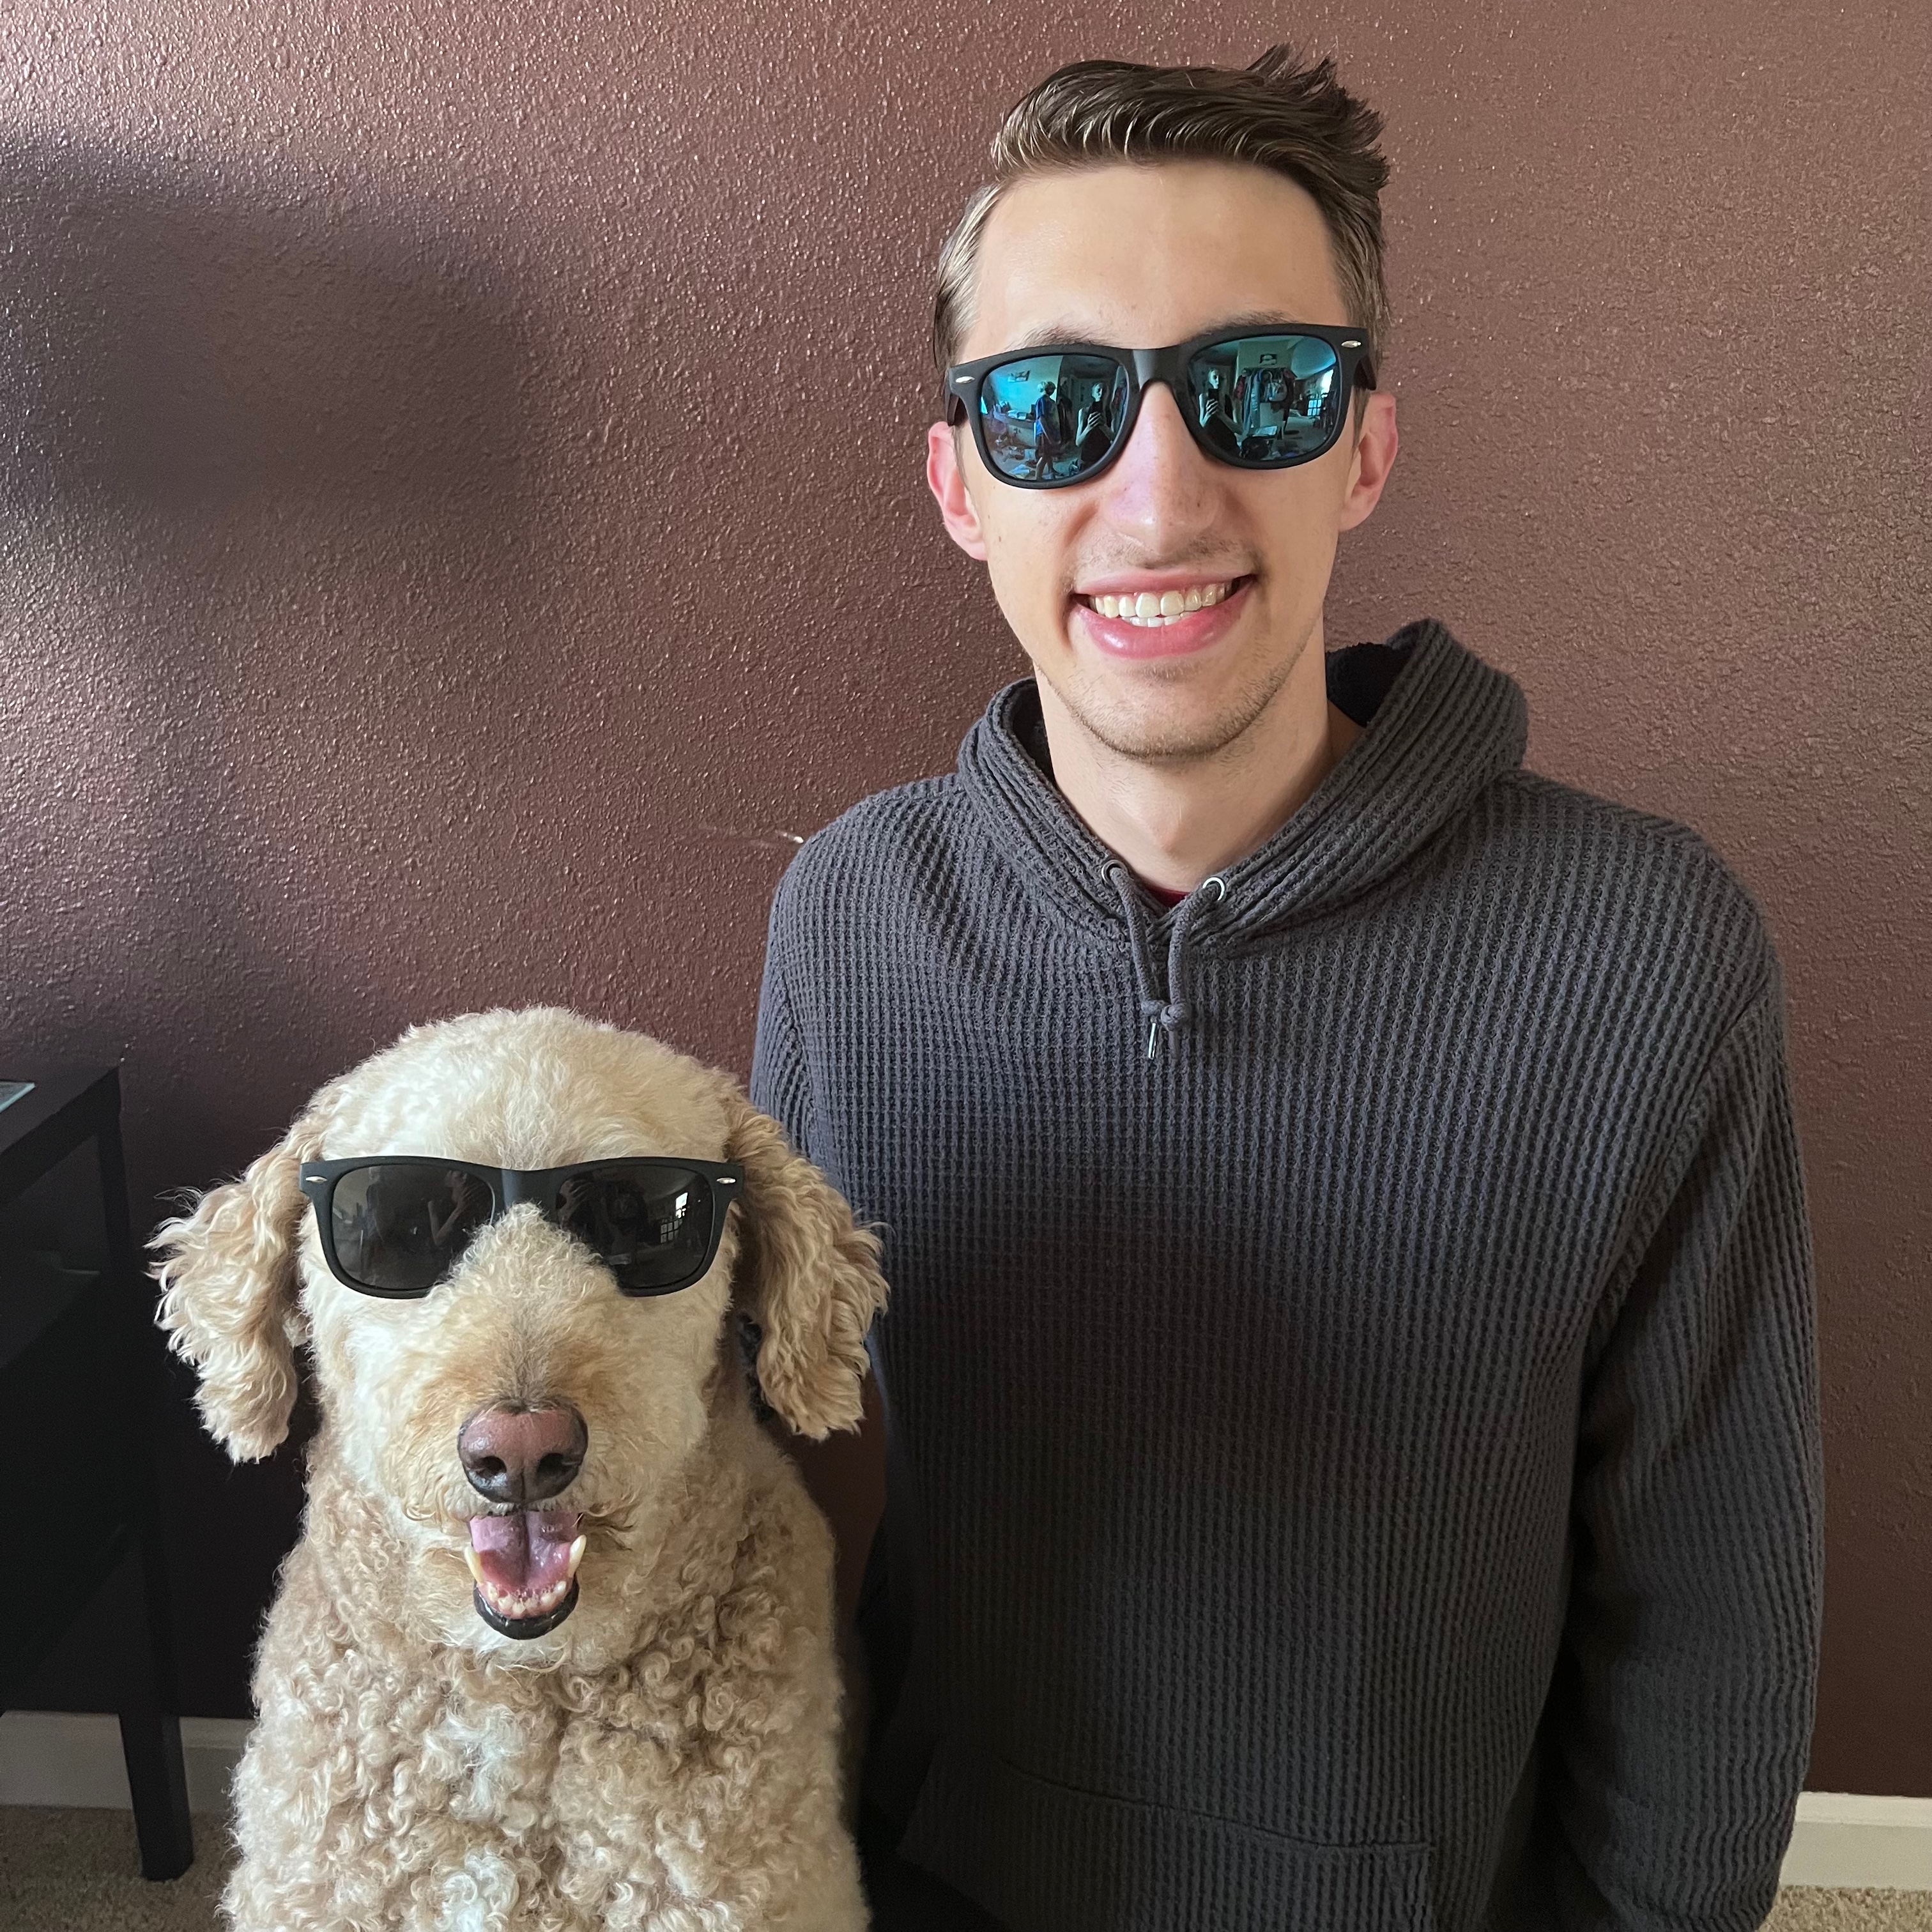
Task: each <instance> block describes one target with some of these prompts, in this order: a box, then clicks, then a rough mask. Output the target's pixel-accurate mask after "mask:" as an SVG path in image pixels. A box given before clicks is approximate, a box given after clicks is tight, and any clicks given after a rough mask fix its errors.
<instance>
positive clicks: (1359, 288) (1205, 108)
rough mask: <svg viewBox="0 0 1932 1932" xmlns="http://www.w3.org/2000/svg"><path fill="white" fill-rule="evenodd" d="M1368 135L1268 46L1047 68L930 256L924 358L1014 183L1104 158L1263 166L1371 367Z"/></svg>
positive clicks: (1298, 65) (1378, 184) (1342, 105)
mask: <svg viewBox="0 0 1932 1932" xmlns="http://www.w3.org/2000/svg"><path fill="white" fill-rule="evenodd" d="M1381 134H1382V116H1381V115H1379V114H1378V113H1376V111H1375V110H1374V109H1373V108H1372V107H1368V106H1367V104H1365V103H1364V102H1362V101H1358V100H1357V99H1356V98H1355V96H1354V95H1352V94H1350V93H1349V92H1348V90H1347V89H1346V88H1344V87H1343V86H1342V84H1341V83H1340V82H1339V81H1338V80H1337V79H1336V78H1335V63H1334V59H1333V58H1332V57H1328V56H1325V57H1324V58H1322V61H1321V62H1319V64H1317V65H1315V66H1313V67H1310V66H1309V65H1307V64H1306V63H1305V62H1304V61H1303V59H1302V58H1301V55H1298V53H1296V52H1295V49H1293V48H1292V47H1289V46H1272V47H1270V48H1269V49H1268V51H1267V52H1265V53H1264V54H1263V55H1262V56H1261V57H1260V58H1259V59H1258V60H1256V61H1255V62H1252V63H1251V64H1250V65H1248V66H1247V67H1245V68H1219V67H1144V66H1142V65H1139V64H1137V63H1136V62H1132V61H1100V60H1092V61H1076V62H1074V63H1073V65H1072V66H1070V67H1064V68H1061V69H1060V70H1059V71H1058V72H1057V73H1054V74H1049V75H1048V76H1047V77H1046V80H1043V81H1042V82H1041V83H1040V85H1039V86H1037V87H1036V88H1035V89H1034V90H1033V92H1031V93H1030V94H1028V95H1027V96H1026V97H1025V98H1024V99H1023V100H1022V101H1020V102H1019V104H1017V105H1016V107H1013V110H1011V111H1010V113H1008V114H1007V118H1006V119H1005V120H1004V121H1002V122H1001V124H1000V131H999V132H998V133H997V134H995V136H993V147H992V161H993V178H992V180H991V181H989V182H988V183H987V184H986V186H985V187H983V188H981V189H980V191H979V192H978V193H977V194H976V195H975V196H974V197H973V199H972V200H971V202H969V203H968V206H967V209H966V212H965V214H963V215H962V216H961V217H960V218H959V226H957V227H956V228H955V229H953V233H952V235H951V236H950V238H949V239H947V244H946V246H945V248H944V250H942V251H941V254H940V257H939V281H938V288H937V290H935V294H934V296H933V303H932V348H933V355H934V357H935V359H936V361H937V362H938V365H939V366H940V368H941V369H942V370H943V369H944V368H947V366H948V365H950V363H951V362H952V361H953V357H954V356H955V354H956V352H957V350H958V348H959V343H960V341H961V339H962V338H963V337H964V335H965V333H966V331H967V329H968V327H969V326H971V322H972V308H973V272H974V263H975V258H976V257H977V253H978V251H979V245H980V236H981V234H982V233H983V232H984V230H985V228H986V222H987V219H988V217H989V216H990V215H991V214H992V211H993V209H994V208H995V206H996V205H998V201H999V199H1000V196H1001V195H1002V194H1003V193H1005V191H1006V190H1007V188H1008V187H1010V186H1011V185H1012V184H1013V183H1014V182H1015V181H1019V180H1022V179H1023V178H1025V177H1026V176H1027V175H1036V174H1043V173H1046V172H1049V170H1052V169H1072V168H1082V167H1091V166H1097V165H1101V164H1104V163H1107V162H1109V161H1135V162H1148V161H1161V160H1214V161H1234V162H1243V163H1247V164H1249V165H1250V166H1255V167H1262V168H1270V169H1273V170H1274V172H1276V173H1277V174H1280V175H1286V176H1287V177H1288V178H1289V180H1290V181H1294V182H1295V184H1297V185H1298V187H1303V188H1305V189H1306V190H1307V191H1308V193H1310V195H1311V196H1313V197H1314V200H1315V205H1316V207H1318V208H1319V209H1320V210H1321V211H1322V220H1323V221H1324V223H1325V224H1326V225H1327V227H1328V236H1329V239H1330V241H1331V243H1332V244H1333V245H1334V255H1335V278H1336V280H1337V282H1339V283H1340V285H1341V291H1342V299H1343V302H1344V303H1345V304H1346V305H1347V308H1348V311H1349V313H1348V316H1347V321H1348V323H1349V326H1350V327H1351V328H1354V329H1361V330H1362V331H1363V332H1364V333H1365V334H1366V335H1367V336H1368V338H1369V340H1370V342H1371V343H1372V344H1374V346H1375V349H1376V352H1377V359H1378V361H1379V359H1380V352H1381V351H1382V350H1383V348H1384V347H1385V344H1386V343H1387V341H1388V330H1389V303H1388V287H1387V286H1386V285H1385V283H1384V282H1383V280H1382V200H1381V196H1382V187H1383V185H1384V184H1385V182H1386V181H1388V163H1387V162H1386V161H1385V160H1383V159H1382V154H1381V151H1380V150H1379V148H1377V147H1376V141H1377V140H1378V139H1379V138H1380V136H1381ZM1310 319H1311V320H1312V318H1310Z"/></svg>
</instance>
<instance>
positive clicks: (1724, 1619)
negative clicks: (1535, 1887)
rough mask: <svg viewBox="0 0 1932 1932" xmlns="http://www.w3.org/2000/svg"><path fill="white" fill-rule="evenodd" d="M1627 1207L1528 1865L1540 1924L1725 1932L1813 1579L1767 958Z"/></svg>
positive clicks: (1736, 1905) (1797, 1738)
mask: <svg viewBox="0 0 1932 1932" xmlns="http://www.w3.org/2000/svg"><path fill="white" fill-rule="evenodd" d="M1650 1202H1651V1208H1650V1212H1649V1215H1648V1216H1647V1217H1645V1218H1646V1220H1648V1221H1649V1223H1650V1224H1651V1225H1650V1226H1649V1230H1648V1232H1646V1231H1645V1229H1644V1227H1643V1223H1641V1222H1640V1223H1639V1224H1638V1226H1637V1229H1636V1230H1634V1239H1633V1241H1632V1243H1631V1246H1630V1247H1628V1248H1627V1249H1626V1250H1625V1252H1626V1253H1627V1254H1628V1255H1632V1256H1634V1265H1631V1263H1629V1262H1627V1263H1626V1264H1625V1270H1624V1272H1623V1274H1622V1291H1623V1292H1622V1294H1621V1295H1616V1296H1615V1298H1614V1301H1613V1304H1612V1306H1611V1307H1610V1309H1609V1310H1607V1312H1606V1313H1604V1315H1602V1316H1600V1318H1599V1321H1600V1326H1599V1332H1598V1335H1597V1336H1596V1337H1595V1338H1593V1340H1594V1346H1593V1350H1592V1356H1591V1358H1590V1361H1589V1367H1588V1371H1587V1373H1586V1381H1585V1384H1584V1387H1583V1403H1582V1413H1581V1418H1580V1434H1579V1442H1578V1455H1577V1473H1576V1480H1575V1488H1574V1497H1573V1530H1574V1538H1573V1550H1574V1568H1573V1570H1572V1575H1571V1595H1570V1599H1569V1607H1568V1613H1567V1617H1566V1622H1565V1632H1564V1643H1563V1655H1562V1660H1561V1662H1560V1664H1559V1669H1558V1671H1557V1674H1556V1682H1555V1685H1554V1687H1553V1692H1552V1700H1551V1703H1550V1707H1549V1709H1548V1710H1547V1712H1546V1716H1545V1724H1544V1736H1543V1738H1542V1739H1541V1749H1540V1752H1539V1757H1540V1760H1541V1775H1540V1779H1539V1782H1540V1784H1541V1790H1539V1791H1538V1793H1537V1799H1538V1802H1537V1814H1538V1825H1537V1829H1536V1832H1535V1836H1536V1838H1537V1840H1538V1841H1539V1842H1538V1845H1537V1846H1536V1855H1533V1856H1532V1864H1535V1865H1541V1867H1543V1876H1544V1879H1545V1881H1546V1882H1547V1889H1544V1888H1541V1887H1540V1888H1539V1889H1544V1897H1545V1899H1546V1901H1547V1906H1552V1907H1554V1910H1553V1912H1551V1913H1550V1916H1549V1917H1548V1918H1547V1919H1546V1921H1545V1922H1546V1923H1547V1924H1550V1925H1551V1926H1553V1927H1555V1926H1560V1927H1563V1928H1564V1932H1571V1929H1572V1928H1575V1932H1582V1928H1584V1927H1589V1928H1592V1932H1595V1928H1599V1927H1601V1928H1610V1927H1616V1928H1618V1932H1667V1928H1668V1932H1690V1928H1693V1927H1694V1928H1697V1932H1747V1928H1748V1927H1755V1926H1757V1925H1758V1924H1760V1922H1761V1921H1762V1920H1763V1918H1764V1916H1765V1915H1766V1913H1767V1912H1769V1910H1770V1909H1771V1907H1772V1903H1773V1902H1774V1900H1775V1896H1776V1893H1777V1888H1778V1868H1779V1865H1780V1863H1781V1859H1782V1857H1783V1855H1784V1849H1785V1846H1786V1844H1787V1841H1788V1840H1789V1838H1790V1833H1791V1827H1792V1820H1793V1813H1794V1811H1795V1808H1796V1804H1797V1800H1798V1794H1799V1790H1800V1788H1801V1786H1802V1782H1803V1779H1804V1775H1805V1766H1806V1761H1807V1757H1808V1747H1809V1743H1810V1739H1811V1721H1812V1712H1813V1702H1814V1691H1815V1687H1816V1681H1817V1650H1818V1634H1819V1622H1820V1595H1821V1579H1822V1571H1823V1544H1822V1521H1821V1520H1822V1516H1823V1471H1822V1457H1821V1451H1820V1430H1819V1417H1818V1378H1817V1344H1816V1332H1815V1316H1814V1297H1813V1287H1812V1273H1811V1238H1810V1233H1809V1230H1808V1224H1807V1218H1806V1212H1805V1187H1804V1178H1803V1175H1802V1171H1801V1169H1800V1166H1799V1148H1798V1141H1797V1135H1796V1130H1795V1127H1794V1125H1793V1119H1792V1109H1791V1096H1790V1076H1789V1073H1788V1071H1787V1065H1786V1060H1785V1050H1784V1024H1783V1013H1782V1004H1781V992H1780V989H1779V983H1778V974H1777V971H1776V969H1775V966H1774V967H1773V968H1772V971H1771V974H1770V977H1769V981H1768V983H1767V984H1766V987H1765V989H1764V990H1763V992H1762V993H1761V994H1760V996H1759V998H1757V1000H1756V1001H1755V1002H1754V1004H1753V1005H1752V1006H1751V1007H1749V1008H1748V1009H1747V1010H1746V1011H1745V1013H1744V1014H1743V1015H1742V1017H1741V1018H1740V1019H1739V1020H1738V1021H1737V1022H1735V1023H1734V1024H1733V1026H1732V1028H1731V1029H1730V1031H1729V1032H1728V1033H1727V1034H1726V1035H1725V1037H1724V1039H1723V1040H1722V1041H1721V1043H1720V1044H1719V1046H1718V1049H1716V1051H1715V1053H1714V1054H1713V1055H1712V1058H1711V1061H1710V1062H1709V1065H1708V1066H1707V1067H1706V1070H1705V1073H1704V1076H1703V1079H1702V1081H1701V1082H1700V1085H1699V1087H1698V1088H1697V1091H1696V1093H1695V1095H1694V1099H1693V1101H1692V1103H1691V1106H1690V1109H1689V1110H1688V1114H1687V1115H1686V1117H1685V1119H1684V1120H1683V1121H1682V1124H1681V1126H1680V1128H1679V1132H1678V1133H1677V1135H1676V1139H1675V1140H1674V1142H1673V1145H1672V1147H1671V1148H1670V1154H1669V1155H1668V1157H1667V1159H1666V1160H1665V1161H1664V1164H1663V1167H1662V1170H1661V1175H1660V1178H1659V1181H1658V1184H1657V1185H1656V1187H1655V1189H1654V1190H1653V1191H1652V1194H1651V1196H1650ZM1615 1288H1616V1283H1613V1293H1614V1290H1615Z"/></svg>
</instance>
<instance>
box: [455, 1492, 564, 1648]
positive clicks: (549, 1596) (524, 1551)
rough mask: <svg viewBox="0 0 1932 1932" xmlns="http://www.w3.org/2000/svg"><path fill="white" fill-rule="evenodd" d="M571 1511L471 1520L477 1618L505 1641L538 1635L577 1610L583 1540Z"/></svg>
mask: <svg viewBox="0 0 1932 1932" xmlns="http://www.w3.org/2000/svg"><path fill="white" fill-rule="evenodd" d="M583 1544H584V1538H583V1537H582V1536H580V1535H578V1534H577V1512H576V1511H574V1510H565V1509H547V1510H513V1511H511V1512H510V1513H509V1514H508V1515H505V1516H472V1517H471V1518H470V1519H469V1549H468V1550H466V1552H465V1553H464V1554H465V1555H466V1556H467V1557H468V1558H469V1574H470V1575H471V1577H472V1578H474V1579H475V1584H476V1589H475V1600H476V1614H477V1615H478V1616H479V1617H481V1619H483V1621H484V1622H485V1623H486V1624H487V1625H489V1626H490V1628H491V1629H492V1630H493V1631H500V1632H501V1633H502V1635H503V1636H505V1637H541V1636H542V1635H543V1634H544V1632H545V1631H553V1630H555V1629H556V1627H557V1625H559V1624H560V1623H562V1622H563V1620H564V1619H565V1617H567V1616H569V1614H570V1613H571V1611H572V1610H575V1609H576V1607H577V1565H578V1564H580V1562H583Z"/></svg>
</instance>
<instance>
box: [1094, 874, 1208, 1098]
mask: <svg viewBox="0 0 1932 1932" xmlns="http://www.w3.org/2000/svg"><path fill="white" fill-rule="evenodd" d="M1101 875H1102V877H1104V878H1106V879H1107V880H1110V881H1111V882H1112V885H1113V888H1114V889H1115V892H1118V894H1119V895H1120V900H1121V913H1123V914H1124V916H1125V917H1126V919H1127V948H1128V950H1129V951H1130V953H1132V954H1133V962H1134V983H1135V985H1136V986H1137V987H1139V989H1140V1003H1141V1018H1142V1019H1144V1020H1145V1021H1146V1022H1147V1023H1148V1045H1147V1057H1148V1059H1150V1060H1151V1059H1152V1058H1154V1048H1155V1047H1156V1046H1157V1045H1158V1044H1159V1043H1160V1030H1161V1028H1163V1027H1166V1028H1168V1029H1169V1031H1175V1029H1177V1028H1181V1027H1184V1026H1185V1025H1187V1022H1188V1019H1189V1015H1190V1009H1189V1007H1188V1004H1187V965H1188V962H1187V938H1188V935H1189V933H1190V932H1191V931H1192V930H1193V925H1194V916H1195V914H1196V913H1198V912H1199V911H1200V910H1202V908H1203V907H1206V906H1211V905H1219V904H1220V903H1221V901H1223V899H1224V898H1226V897H1227V896H1228V882H1227V880H1225V879H1223V877H1221V876H1220V874H1219V873H1218V872H1217V873H1215V874H1212V875H1211V876H1210V877H1208V878H1205V879H1203V880H1202V881H1201V883H1200V884H1199V886H1196V888H1195V889H1194V890H1193V892H1190V893H1189V894H1188V895H1187V898H1184V899H1183V900H1182V901H1181V904H1180V905H1179V906H1178V907H1177V908H1176V909H1175V915H1174V930H1173V932H1172V933H1171V934H1170V935H1169V938H1168V942H1167V998H1166V999H1163V998H1160V995H1158V994H1157V992H1155V990H1154V962H1153V961H1152V960H1151V959H1149V958H1148V932H1147V926H1146V925H1145V922H1144V921H1143V919H1142V906H1141V902H1140V898H1139V894H1138V893H1137V892H1136V891H1135V889H1134V886H1133V880H1131V879H1130V878H1129V877H1128V876H1127V867H1126V866H1124V865H1122V864H1121V862H1120V860H1119V859H1109V860H1108V861H1107V862H1106V865H1104V866H1103V868H1101ZM1210 887H1212V888H1213V891H1212V893H1211V894H1210V892H1209V888H1210Z"/></svg>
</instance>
